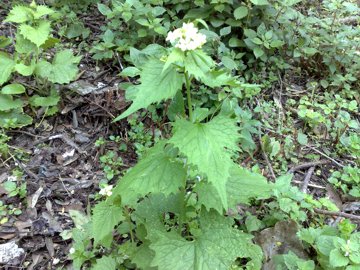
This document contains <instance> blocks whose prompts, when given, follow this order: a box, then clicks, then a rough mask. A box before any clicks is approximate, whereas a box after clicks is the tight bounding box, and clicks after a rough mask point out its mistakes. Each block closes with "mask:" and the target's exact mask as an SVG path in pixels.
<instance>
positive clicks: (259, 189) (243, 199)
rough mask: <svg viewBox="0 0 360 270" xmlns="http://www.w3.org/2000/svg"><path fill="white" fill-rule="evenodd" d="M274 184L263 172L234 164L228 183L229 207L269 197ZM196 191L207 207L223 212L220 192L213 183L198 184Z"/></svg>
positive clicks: (201, 201)
mask: <svg viewBox="0 0 360 270" xmlns="http://www.w3.org/2000/svg"><path fill="white" fill-rule="evenodd" d="M272 190H273V185H272V183H268V182H267V179H266V178H265V177H264V176H262V175H261V174H257V173H253V172H251V171H249V170H247V169H244V168H241V167H238V166H234V167H232V168H231V169H230V177H229V179H228V181H227V183H226V192H227V199H228V205H229V208H235V207H236V206H237V205H238V204H239V203H243V204H249V203H250V200H251V199H268V198H270V197H271V196H272ZM195 191H196V193H197V194H198V197H199V203H201V204H202V205H204V206H205V207H206V209H208V210H210V209H211V208H213V209H215V210H216V211H218V212H219V213H221V212H222V207H221V200H220V196H219V194H218V193H217V192H216V189H215V187H214V186H213V185H210V184H209V183H206V182H200V183H198V184H196V186H195Z"/></svg>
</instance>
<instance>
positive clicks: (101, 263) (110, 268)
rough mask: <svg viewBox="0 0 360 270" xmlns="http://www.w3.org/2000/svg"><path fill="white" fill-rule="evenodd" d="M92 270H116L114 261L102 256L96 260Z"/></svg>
mask: <svg viewBox="0 0 360 270" xmlns="http://www.w3.org/2000/svg"><path fill="white" fill-rule="evenodd" d="M91 269H92V270H116V260H115V259H114V258H111V257H107V256H103V257H101V259H98V260H96V264H95V266H94V267H92V268H91Z"/></svg>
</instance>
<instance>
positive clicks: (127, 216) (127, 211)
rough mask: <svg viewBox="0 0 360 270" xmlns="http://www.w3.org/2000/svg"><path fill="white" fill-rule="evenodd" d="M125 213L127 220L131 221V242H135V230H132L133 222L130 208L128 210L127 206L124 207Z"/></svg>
mask: <svg viewBox="0 0 360 270" xmlns="http://www.w3.org/2000/svg"><path fill="white" fill-rule="evenodd" d="M124 213H125V218H126V221H127V222H128V223H129V229H130V239H131V242H132V243H135V238H134V234H133V231H132V228H131V227H132V222H131V217H130V213H129V210H128V209H127V208H126V207H124Z"/></svg>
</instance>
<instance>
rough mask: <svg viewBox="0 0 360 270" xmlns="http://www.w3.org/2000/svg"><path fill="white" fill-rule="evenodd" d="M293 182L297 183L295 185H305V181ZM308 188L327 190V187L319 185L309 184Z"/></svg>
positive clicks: (293, 181)
mask: <svg viewBox="0 0 360 270" xmlns="http://www.w3.org/2000/svg"><path fill="white" fill-rule="evenodd" d="M291 182H292V183H295V184H303V181H296V180H292V181H291ZM308 187H312V188H318V189H326V187H323V186H319V185H314V184H308Z"/></svg>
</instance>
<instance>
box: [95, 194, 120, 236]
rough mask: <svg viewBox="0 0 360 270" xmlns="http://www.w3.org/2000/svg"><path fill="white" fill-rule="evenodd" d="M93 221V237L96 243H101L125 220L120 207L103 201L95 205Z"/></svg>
mask: <svg viewBox="0 0 360 270" xmlns="http://www.w3.org/2000/svg"><path fill="white" fill-rule="evenodd" d="M91 219H92V235H93V237H94V240H95V243H99V242H100V241H101V240H103V239H104V238H105V237H106V236H108V235H109V234H110V233H111V232H112V231H113V229H114V227H115V226H116V225H118V224H119V222H120V221H122V220H124V219H125V218H124V217H123V215H122V209H121V207H120V206H117V205H114V204H110V203H107V202H106V201H103V202H100V203H98V204H97V205H95V207H94V209H93V215H92V217H91Z"/></svg>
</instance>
